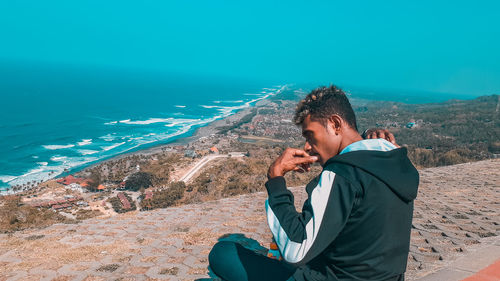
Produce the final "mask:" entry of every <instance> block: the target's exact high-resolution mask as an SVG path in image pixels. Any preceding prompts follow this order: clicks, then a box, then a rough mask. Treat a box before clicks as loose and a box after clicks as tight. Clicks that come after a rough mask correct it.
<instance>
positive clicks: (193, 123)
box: [0, 65, 285, 191]
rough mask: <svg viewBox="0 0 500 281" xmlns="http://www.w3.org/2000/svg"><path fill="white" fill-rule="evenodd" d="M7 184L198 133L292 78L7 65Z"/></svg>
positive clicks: (0, 169) (1, 143) (3, 144)
mask: <svg viewBox="0 0 500 281" xmlns="http://www.w3.org/2000/svg"><path fill="white" fill-rule="evenodd" d="M0 77H2V79H1V80H0V94H1V99H2V108H1V112H0V188H2V189H3V190H4V191H5V190H7V189H9V187H11V186H15V185H23V184H27V183H32V182H36V181H41V180H46V179H49V178H52V177H55V176H57V175H59V174H61V173H63V172H65V171H68V170H71V169H74V168H78V167H82V166H86V165H90V164H92V163H95V162H97V161H100V160H102V159H106V158H110V157H112V156H115V155H119V154H122V153H125V152H130V151H134V150H138V149H142V148H146V147H150V146H155V145H158V144H163V143H167V142H170V141H173V140H175V139H178V138H181V137H185V136H189V135H191V134H192V133H193V132H194V131H195V129H196V128H198V127H201V126H205V125H207V124H209V123H210V122H212V121H215V120H217V119H221V118H224V117H226V116H229V115H231V114H233V113H235V112H237V111H238V110H241V109H243V108H247V107H250V106H252V105H254V104H255V103H256V102H257V101H259V100H262V99H265V98H268V97H270V96H272V95H275V94H277V93H279V92H280V91H281V90H282V89H284V87H285V85H281V84H272V83H270V82H261V83H257V82H248V81H238V80H232V79H221V78H214V77H209V78H207V77H196V76H193V75H159V74H154V73H137V72H124V71H105V70H100V71H97V70H90V69H89V70H82V69H76V68H72V67H69V66H68V67H65V68H60V67H47V66H44V67H36V66H29V65H10V66H9V67H3V68H0Z"/></svg>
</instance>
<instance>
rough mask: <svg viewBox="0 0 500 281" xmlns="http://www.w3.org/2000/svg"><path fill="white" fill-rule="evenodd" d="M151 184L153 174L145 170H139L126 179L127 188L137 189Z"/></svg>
mask: <svg viewBox="0 0 500 281" xmlns="http://www.w3.org/2000/svg"><path fill="white" fill-rule="evenodd" d="M150 186H151V174H149V173H145V172H137V173H134V174H132V175H130V176H129V177H128V179H127V180H126V181H125V189H129V190H132V191H137V190H139V189H141V188H148V187H150Z"/></svg>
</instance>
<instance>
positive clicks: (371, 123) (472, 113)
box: [356, 95, 500, 167]
mask: <svg viewBox="0 0 500 281" xmlns="http://www.w3.org/2000/svg"><path fill="white" fill-rule="evenodd" d="M498 102H499V96H498V95H493V96H484V97H479V98H476V99H474V100H469V101H458V100H452V101H448V102H444V103H433V104H403V103H394V102H370V103H366V104H364V105H363V106H359V107H356V114H357V118H358V126H359V127H360V128H363V129H364V128H372V127H379V128H388V129H389V130H390V131H391V132H393V133H394V135H395V137H396V141H397V142H398V144H400V145H404V146H407V147H408V151H409V156H410V159H411V160H412V161H413V163H414V164H415V165H417V166H418V167H435V166H443V165H453V164H459V163H464V162H470V161H478V160H483V159H488V158H492V157H494V155H493V154H498V153H499V150H500V143H499V140H500V122H499V118H498V117H499V116H498V115H499V112H498V111H497V104H498ZM409 122H413V123H415V125H414V126H413V127H412V128H411V129H410V128H407V127H406V125H407V124H408V123H409Z"/></svg>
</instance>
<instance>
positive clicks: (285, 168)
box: [267, 148, 318, 179]
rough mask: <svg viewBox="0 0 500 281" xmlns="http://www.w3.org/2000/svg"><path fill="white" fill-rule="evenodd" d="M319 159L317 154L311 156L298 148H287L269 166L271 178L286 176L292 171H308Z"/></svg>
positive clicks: (268, 173)
mask: <svg viewBox="0 0 500 281" xmlns="http://www.w3.org/2000/svg"><path fill="white" fill-rule="evenodd" d="M316 161H318V157H317V156H309V154H307V152H305V151H304V150H301V149H296V148H287V149H286V150H285V151H284V152H283V154H281V155H280V157H278V158H277V159H276V160H275V161H274V163H273V164H271V166H270V167H269V170H268V172H267V177H268V178H269V179H272V178H275V177H281V176H284V175H285V174H286V173H288V172H290V171H298V172H302V173H303V172H307V171H309V170H310V169H311V168H310V167H309V166H310V165H311V164H312V163H314V162H316Z"/></svg>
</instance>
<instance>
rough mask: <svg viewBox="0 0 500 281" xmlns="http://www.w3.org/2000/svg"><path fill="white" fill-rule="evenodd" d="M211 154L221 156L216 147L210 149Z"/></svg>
mask: <svg viewBox="0 0 500 281" xmlns="http://www.w3.org/2000/svg"><path fill="white" fill-rule="evenodd" d="M210 153H214V154H219V149H218V148H217V147H215V146H212V147H211V148H210Z"/></svg>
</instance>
